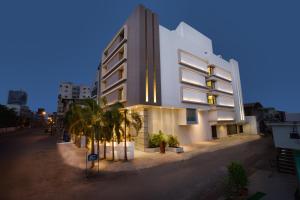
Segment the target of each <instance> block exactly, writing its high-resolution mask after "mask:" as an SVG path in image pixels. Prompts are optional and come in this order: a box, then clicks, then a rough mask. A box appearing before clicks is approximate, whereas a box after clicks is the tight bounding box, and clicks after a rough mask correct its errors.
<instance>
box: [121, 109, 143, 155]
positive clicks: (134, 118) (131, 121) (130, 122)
mask: <svg viewBox="0 0 300 200" xmlns="http://www.w3.org/2000/svg"><path fill="white" fill-rule="evenodd" d="M127 111H128V110H127V109H125V110H124V120H123V121H124V125H125V128H124V131H123V132H124V160H128V158H127V139H126V138H127V136H126V127H130V126H133V128H134V129H135V131H136V134H137V135H138V134H139V132H140V130H141V128H142V126H143V122H142V119H141V117H140V115H139V114H138V113H137V112H134V111H132V112H130V113H129V118H127ZM128 135H129V136H130V138H131V135H130V133H129V134H128Z"/></svg>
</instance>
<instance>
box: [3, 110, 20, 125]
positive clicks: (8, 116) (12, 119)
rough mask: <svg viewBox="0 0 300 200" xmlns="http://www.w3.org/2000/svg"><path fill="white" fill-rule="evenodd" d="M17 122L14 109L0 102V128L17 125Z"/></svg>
mask: <svg viewBox="0 0 300 200" xmlns="http://www.w3.org/2000/svg"><path fill="white" fill-rule="evenodd" d="M18 122H19V117H18V116H17V113H16V112H15V110H14V109H10V108H8V107H6V106H4V105H1V104H0V128H6V127H14V126H18Z"/></svg>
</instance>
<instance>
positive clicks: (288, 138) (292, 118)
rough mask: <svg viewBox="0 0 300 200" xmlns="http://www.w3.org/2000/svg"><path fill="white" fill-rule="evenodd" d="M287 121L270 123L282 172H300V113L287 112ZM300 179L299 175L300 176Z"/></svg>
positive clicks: (279, 168) (279, 167)
mask: <svg viewBox="0 0 300 200" xmlns="http://www.w3.org/2000/svg"><path fill="white" fill-rule="evenodd" d="M285 117H286V118H285V121H283V122H274V123H270V124H268V125H269V126H271V127H272V132H273V141H274V146H275V147H276V149H277V167H278V170H279V171H280V172H283V173H290V174H299V173H300V113H286V116H285ZM298 180H299V177H298Z"/></svg>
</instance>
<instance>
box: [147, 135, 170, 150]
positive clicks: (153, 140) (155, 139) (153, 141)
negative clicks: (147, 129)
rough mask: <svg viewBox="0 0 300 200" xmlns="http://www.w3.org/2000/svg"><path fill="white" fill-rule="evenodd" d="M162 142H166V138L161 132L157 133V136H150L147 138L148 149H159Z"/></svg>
mask: <svg viewBox="0 0 300 200" xmlns="http://www.w3.org/2000/svg"><path fill="white" fill-rule="evenodd" d="M162 142H164V143H167V142H168V138H167V137H166V135H165V134H164V133H163V132H162V131H159V133H158V134H152V135H150V136H149V147H150V148H155V147H159V146H160V143H162Z"/></svg>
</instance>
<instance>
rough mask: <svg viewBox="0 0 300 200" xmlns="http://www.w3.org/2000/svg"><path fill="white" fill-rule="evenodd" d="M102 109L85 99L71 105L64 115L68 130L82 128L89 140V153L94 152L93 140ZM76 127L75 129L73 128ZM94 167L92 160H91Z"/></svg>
mask: <svg viewBox="0 0 300 200" xmlns="http://www.w3.org/2000/svg"><path fill="white" fill-rule="evenodd" d="M102 114H103V112H102V109H101V107H100V106H98V105H97V102H96V101H95V100H93V99H85V100H82V101H80V102H77V103H75V104H73V105H71V107H70V110H69V111H68V113H67V115H66V119H67V121H68V122H69V123H68V124H69V131H70V132H72V131H74V130H78V129H77V128H79V129H80V130H82V132H83V134H84V135H85V136H87V137H88V138H89V139H90V140H91V144H92V145H91V153H92V154H94V153H95V148H94V141H95V132H96V131H97V132H98V131H99V129H98V127H99V125H100V122H101V118H102ZM75 128H76V129H75ZM92 167H94V162H92Z"/></svg>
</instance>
